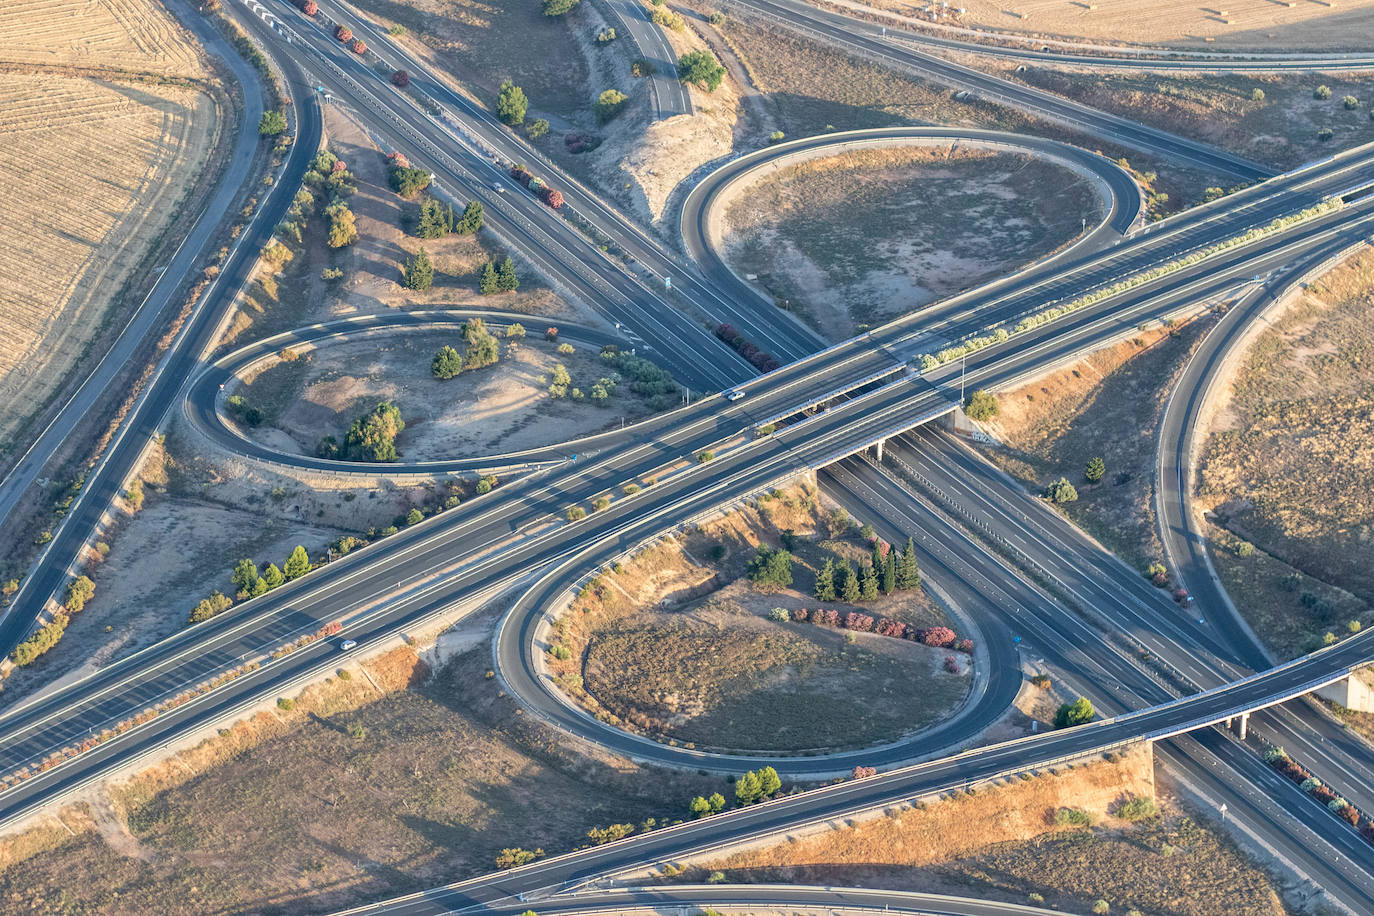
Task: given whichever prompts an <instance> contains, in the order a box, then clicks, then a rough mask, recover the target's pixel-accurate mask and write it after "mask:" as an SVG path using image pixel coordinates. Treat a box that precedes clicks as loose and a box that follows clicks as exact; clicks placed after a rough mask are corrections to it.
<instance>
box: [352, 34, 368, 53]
mask: <svg viewBox="0 0 1374 916" xmlns="http://www.w3.org/2000/svg"><path fill="white" fill-rule="evenodd" d="M349 47H350V48H351V49H352V50H353V53H354V54H359V55H362V54H366V53H367V42H365V41H363V40H362V39H361V38H355V39H353V44H351V45H349Z"/></svg>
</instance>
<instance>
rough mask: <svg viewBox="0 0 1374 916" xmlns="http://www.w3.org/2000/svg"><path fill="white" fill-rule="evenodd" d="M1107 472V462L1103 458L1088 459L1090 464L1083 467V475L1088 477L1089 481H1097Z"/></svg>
mask: <svg viewBox="0 0 1374 916" xmlns="http://www.w3.org/2000/svg"><path fill="white" fill-rule="evenodd" d="M1106 473H1107V464H1106V462H1104V461H1103V460H1102V459H1101V458H1090V459H1088V466H1087V467H1085V468H1084V469H1083V476H1084V477H1086V478H1087V479H1088V483H1097V482H1098V481H1099V480H1101V479H1102V475H1104V474H1106Z"/></svg>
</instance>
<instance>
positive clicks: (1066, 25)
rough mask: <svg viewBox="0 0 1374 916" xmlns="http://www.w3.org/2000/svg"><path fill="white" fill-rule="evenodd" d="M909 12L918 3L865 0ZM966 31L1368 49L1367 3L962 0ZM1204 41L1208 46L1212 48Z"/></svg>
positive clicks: (1373, 24) (1372, 28) (1370, 20)
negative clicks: (972, 28)
mask: <svg viewBox="0 0 1374 916" xmlns="http://www.w3.org/2000/svg"><path fill="white" fill-rule="evenodd" d="M867 5H869V6H875V7H881V8H885V9H890V10H894V11H901V12H905V13H911V12H912V11H914V10H920V9H924V8H925V7H926V6H927V5H928V4H926V3H925V2H923V0H867ZM959 5H960V6H961V7H963V8H965V9H966V10H967V12H966V13H965V15H964V16H963V17H962V18H961V19H960V20H959V23H960V24H962V25H966V26H976V27H980V28H989V29H997V30H999V31H1006V32H1019V33H1023V34H1030V35H1039V36H1054V37H1066V38H1087V39H1091V40H1093V41H1098V42H1109V43H1112V44H1140V45H1177V46H1186V47H1195V48H1203V47H1205V48H1207V49H1209V50H1211V49H1215V50H1234V49H1239V48H1247V49H1268V50H1274V51H1297V50H1308V51H1331V50H1336V49H1343V48H1354V49H1358V50H1368V49H1369V47H1370V45H1371V41H1370V36H1371V35H1374V2H1371V0H1291V2H1290V0H1235V2H1229V3H1213V4H1211V5H1199V4H1197V3H1194V2H1192V0H1096V2H1093V3H1088V2H1083V0H961V2H960V4H959ZM1208 39H1211V40H1210V41H1209V40H1208Z"/></svg>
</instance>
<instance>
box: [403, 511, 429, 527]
mask: <svg viewBox="0 0 1374 916" xmlns="http://www.w3.org/2000/svg"><path fill="white" fill-rule="evenodd" d="M424 520H425V514H424V513H423V512H421V511H420V510H419V509H411V510H410V511H409V512H407V513H406V524H407V525H418V524H420V523H421V522H423V521H424Z"/></svg>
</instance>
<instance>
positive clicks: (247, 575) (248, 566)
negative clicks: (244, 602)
mask: <svg viewBox="0 0 1374 916" xmlns="http://www.w3.org/2000/svg"><path fill="white" fill-rule="evenodd" d="M257 579H258V564H256V563H254V562H253V561H252V560H250V559H248V558H246V557H245V558H244V559H242V560H239V561H238V562H237V563H235V564H234V572H233V573H232V574H231V575H230V576H229V581H230V582H232V583H234V584H235V585H236V586H238V590H239V591H241V592H246V591H248V590H249V589H251V588H252V587H253V583H254V582H256V581H257Z"/></svg>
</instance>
